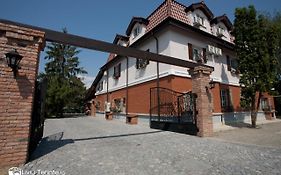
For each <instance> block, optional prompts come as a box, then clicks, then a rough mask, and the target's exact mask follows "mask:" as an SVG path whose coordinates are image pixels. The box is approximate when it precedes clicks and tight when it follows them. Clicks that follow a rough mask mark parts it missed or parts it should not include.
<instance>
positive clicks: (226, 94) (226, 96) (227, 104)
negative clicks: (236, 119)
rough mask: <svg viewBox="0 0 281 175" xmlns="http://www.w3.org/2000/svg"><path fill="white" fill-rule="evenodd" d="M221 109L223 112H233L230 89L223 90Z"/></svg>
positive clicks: (221, 93)
mask: <svg viewBox="0 0 281 175" xmlns="http://www.w3.org/2000/svg"><path fill="white" fill-rule="evenodd" d="M220 95H221V109H222V112H231V111H233V107H232V105H231V98H230V91H229V89H221V91H220Z"/></svg>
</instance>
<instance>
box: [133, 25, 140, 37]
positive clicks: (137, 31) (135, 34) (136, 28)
mask: <svg viewBox="0 0 281 175" xmlns="http://www.w3.org/2000/svg"><path fill="white" fill-rule="evenodd" d="M140 33H141V27H140V26H139V25H137V26H136V27H135V28H134V30H133V38H136V37H137V36H139V34H140Z"/></svg>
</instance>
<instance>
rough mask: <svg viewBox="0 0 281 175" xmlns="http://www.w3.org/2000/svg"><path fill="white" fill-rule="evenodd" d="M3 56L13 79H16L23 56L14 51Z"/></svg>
mask: <svg viewBox="0 0 281 175" xmlns="http://www.w3.org/2000/svg"><path fill="white" fill-rule="evenodd" d="M5 55H6V61H7V64H8V66H9V67H10V68H12V70H13V73H14V78H16V75H17V72H18V70H19V69H20V66H19V64H20V61H21V59H22V58H23V56H21V55H20V54H19V53H18V52H17V50H16V49H14V50H12V51H10V52H8V53H6V54H5Z"/></svg>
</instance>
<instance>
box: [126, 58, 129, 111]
mask: <svg viewBox="0 0 281 175" xmlns="http://www.w3.org/2000/svg"><path fill="white" fill-rule="evenodd" d="M126 62H127V65H126V116H127V115H128V111H129V110H128V109H129V108H128V104H129V99H128V98H129V89H128V84H129V58H128V57H126Z"/></svg>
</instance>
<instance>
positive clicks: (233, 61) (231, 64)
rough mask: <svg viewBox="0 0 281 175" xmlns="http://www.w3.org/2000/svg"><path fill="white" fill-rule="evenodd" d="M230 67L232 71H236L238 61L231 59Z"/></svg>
mask: <svg viewBox="0 0 281 175" xmlns="http://www.w3.org/2000/svg"><path fill="white" fill-rule="evenodd" d="M230 66H231V68H232V69H235V70H237V69H238V61H237V60H236V59H231V61H230Z"/></svg>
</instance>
